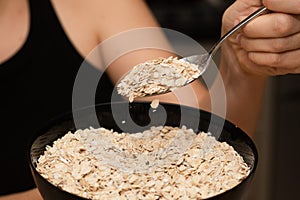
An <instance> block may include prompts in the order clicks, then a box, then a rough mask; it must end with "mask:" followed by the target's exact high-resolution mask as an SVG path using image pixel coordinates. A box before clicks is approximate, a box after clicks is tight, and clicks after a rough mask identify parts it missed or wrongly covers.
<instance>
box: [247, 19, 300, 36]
mask: <svg viewBox="0 0 300 200" xmlns="http://www.w3.org/2000/svg"><path fill="white" fill-rule="evenodd" d="M299 31H300V15H289V14H284V13H270V14H266V15H262V16H260V17H258V18H256V19H254V20H253V21H251V22H249V24H247V25H246V26H245V27H244V28H243V33H244V34H245V35H246V36H247V37H249V38H269V37H286V36H289V35H292V34H295V33H297V32H299Z"/></svg>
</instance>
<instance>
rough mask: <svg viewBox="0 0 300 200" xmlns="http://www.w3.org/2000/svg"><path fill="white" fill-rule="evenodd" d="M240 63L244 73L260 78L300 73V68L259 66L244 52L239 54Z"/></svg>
mask: <svg viewBox="0 0 300 200" xmlns="http://www.w3.org/2000/svg"><path fill="white" fill-rule="evenodd" d="M238 61H239V63H240V66H241V67H242V69H243V70H244V71H246V72H247V73H250V74H255V75H259V76H277V75H285V74H297V73H300V67H295V68H282V67H281V68H280V67H270V66H267V65H258V64H256V63H254V62H252V61H251V60H249V58H248V56H247V52H246V51H243V50H241V51H239V52H238Z"/></svg>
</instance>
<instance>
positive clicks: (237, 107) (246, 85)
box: [0, 0, 300, 200]
mask: <svg viewBox="0 0 300 200" xmlns="http://www.w3.org/2000/svg"><path fill="white" fill-rule="evenodd" d="M52 3H53V5H54V7H55V10H56V13H57V15H58V17H59V19H60V22H61V23H62V25H63V28H64V30H65V32H66V33H67V35H68V37H69V39H70V40H71V42H72V43H73V45H74V46H75V48H76V49H77V50H78V52H79V53H80V54H81V55H82V56H83V57H86V56H87V55H88V54H89V53H90V51H91V50H92V49H93V48H94V47H95V46H96V45H97V44H99V43H101V42H102V41H105V40H106V39H107V38H110V37H111V36H113V35H115V34H117V33H120V32H122V31H126V30H130V29H132V28H140V27H153V26H154V27H155V26H159V25H158V23H157V22H156V20H155V19H154V17H153V16H152V14H151V12H150V11H149V9H148V8H147V7H146V6H145V4H144V3H143V1H141V0H126V1H124V0H110V1H104V0H89V3H87V2H86V1H80V0H52ZM263 3H264V4H265V5H266V6H267V7H268V8H269V9H271V10H274V11H277V12H276V13H272V14H268V15H263V16H260V17H258V18H257V19H255V20H254V21H252V22H250V23H249V24H248V25H247V26H245V27H244V28H243V29H242V30H241V31H240V32H239V33H238V34H236V35H235V36H234V37H231V38H230V40H229V41H227V42H226V43H225V44H224V45H223V47H222V52H223V53H222V58H221V64H220V72H221V74H222V78H223V81H224V84H225V88H226V95H227V114H226V118H227V119H229V120H230V121H232V122H233V123H235V124H237V125H238V126H239V127H241V128H242V129H243V130H245V131H246V132H247V133H248V134H249V135H250V136H252V135H253V134H254V132H255V127H256V124H257V120H258V117H259V112H260V106H261V101H262V96H263V93H264V88H265V82H266V79H267V77H269V76H274V75H281V74H287V73H299V71H300V70H299V69H300V61H299V59H297V58H298V57H299V55H300V50H299V47H300V42H299V41H300V40H299V37H300V36H299V31H300V23H299V14H300V10H299V9H300V6H299V5H300V0H289V1H284V0H267V1H266V0H265V1H263ZM115 5H118V6H115ZM261 5H262V4H261V1H258V0H251V1H249V0H237V1H236V2H235V3H234V4H233V5H232V6H231V7H230V8H228V9H227V10H226V12H225V13H224V16H223V24H222V33H225V32H226V31H228V30H229V29H230V28H232V27H233V26H234V25H235V24H236V23H238V21H240V20H241V19H243V18H244V17H245V16H247V15H248V14H250V13H251V12H253V11H254V10H255V9H257V8H258V7H260V6H261ZM108 8H113V9H108ZM125 11H126V12H125ZM29 19H30V16H29V10H28V5H27V1H26V0H9V1H7V0H0V30H1V32H0V43H1V46H0V63H2V62H4V61H5V60H7V59H9V58H10V57H11V56H12V55H13V54H15V53H16V52H17V51H18V50H19V48H20V47H21V46H22V44H23V43H24V41H25V40H26V37H27V34H28V30H29ZM120 19H126V21H123V20H120ZM11 24H14V26H11ZM78 24H80V26H78ZM156 37H157V39H159V40H162V41H163V36H161V35H157V36H156ZM166 45H167V44H166ZM115 48H116V49H114V50H118V49H117V48H118V47H115ZM169 55H170V53H168V52H164V51H159V50H143V51H136V52H131V53H129V54H126V55H124V56H121V57H120V58H119V59H118V60H116V61H115V62H113V63H111V65H110V67H109V68H108V70H107V72H108V74H109V76H110V78H111V79H112V81H113V82H117V81H118V80H119V79H120V78H121V76H122V75H123V74H124V73H126V72H127V71H128V70H130V69H131V68H132V66H134V65H135V64H138V63H140V62H144V61H145V60H149V59H154V58H157V57H163V56H169ZM105 56H108V55H104V57H105ZM121 64H122V65H121ZM120 66H122V67H120ZM99 68H101V67H99ZM192 87H193V89H194V92H195V94H196V97H197V99H196V100H197V101H188V100H187V101H185V102H184V104H186V105H190V106H194V107H199V108H202V109H205V110H210V97H209V93H208V91H207V90H205V88H204V87H203V86H202V85H201V84H200V82H197V81H195V82H193V84H192ZM214 87H215V86H214V85H213V86H212V88H214ZM159 98H160V100H161V101H168V102H176V101H177V100H176V98H175V96H174V95H172V94H168V95H162V96H160V97H159ZM7 199H15V200H17V199H22V200H26V199H30V200H38V199H41V197H40V195H39V193H38V191H37V190H36V189H33V190H29V191H25V192H21V193H17V194H12V195H8V196H3V197H0V200H7Z"/></svg>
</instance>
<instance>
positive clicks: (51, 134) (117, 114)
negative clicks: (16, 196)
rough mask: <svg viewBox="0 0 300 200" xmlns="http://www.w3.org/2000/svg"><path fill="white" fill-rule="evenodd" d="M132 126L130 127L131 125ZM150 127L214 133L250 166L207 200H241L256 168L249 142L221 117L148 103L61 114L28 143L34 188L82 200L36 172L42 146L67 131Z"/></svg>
mask: <svg viewBox="0 0 300 200" xmlns="http://www.w3.org/2000/svg"><path fill="white" fill-rule="evenodd" d="M133 122H134V123H133ZM152 125H168V126H182V125H186V126H187V127H188V128H192V129H194V131H195V132H199V131H205V132H211V133H212V134H213V135H214V133H217V132H219V133H217V136H216V137H217V139H218V140H219V141H225V142H227V143H228V144H229V145H231V146H232V147H233V148H234V149H235V150H236V151H237V152H238V153H239V154H240V155H241V156H242V157H243V158H244V160H245V162H246V163H247V164H248V166H250V169H251V172H250V174H249V176H248V177H247V178H246V179H244V180H243V181H242V182H241V183H240V184H239V185H237V186H236V187H234V188H232V189H230V190H228V191H226V192H224V193H221V194H219V195H217V196H214V197H211V198H209V199H230V200H234V199H241V198H242V197H243V196H244V195H245V193H247V192H246V191H247V189H248V187H249V184H250V183H251V179H252V177H253V175H254V172H255V170H256V166H257V161H258V160H257V159H258V155H257V150H256V147H255V145H254V143H253V141H252V140H251V139H250V138H249V137H248V136H247V134H246V133H244V132H243V131H242V130H241V129H239V128H238V127H236V126H235V125H233V124H232V123H230V122H228V121H226V120H224V119H223V118H221V117H218V116H216V115H213V114H211V113H209V112H205V111H202V110H198V109H194V108H190V107H186V106H179V105H174V104H166V103H160V106H159V107H158V108H157V109H152V108H151V107H150V103H149V102H139V103H131V104H128V103H126V102H123V103H122V102H120V103H113V104H99V105H96V106H95V107H88V108H84V109H80V110H77V111H76V112H73V114H72V113H68V114H64V115H62V116H59V117H57V118H56V119H54V120H52V121H50V122H49V123H48V124H47V125H45V126H44V127H43V128H42V129H40V130H39V131H38V132H37V134H36V135H35V136H34V137H33V139H32V140H31V142H30V148H29V151H28V159H29V164H30V167H31V170H32V174H33V177H34V179H35V182H36V185H37V187H38V189H39V191H40V193H41V195H42V196H43V198H44V199H45V200H53V199H55V200H60V199H61V200H65V199H68V200H73V199H74V200H79V199H81V200H83V199H85V198H82V197H79V196H76V195H73V194H70V193H68V192H66V191H63V190H61V189H59V188H57V187H56V186H54V185H52V184H51V183H49V182H48V181H47V180H46V179H44V178H43V177H42V176H41V175H40V174H39V173H38V172H37V171H36V169H35V168H36V165H37V159H38V158H39V156H40V155H42V154H43V152H44V151H45V146H46V145H51V144H52V143H53V141H55V140H57V139H58V138H60V137H62V136H63V135H64V134H66V133H67V132H68V131H75V130H76V129H79V128H88V127H90V126H93V127H94V128H98V127H99V126H101V127H104V128H107V129H114V130H116V131H120V132H124V131H126V132H127V131H129V132H137V131H142V130H143V129H148V128H149V127H150V126H152Z"/></svg>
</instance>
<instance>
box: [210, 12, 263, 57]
mask: <svg viewBox="0 0 300 200" xmlns="http://www.w3.org/2000/svg"><path fill="white" fill-rule="evenodd" d="M268 11H269V10H268V9H267V8H266V7H265V6H263V7H261V8H259V9H258V10H256V11H255V12H253V13H252V14H251V15H249V16H248V17H246V18H245V19H244V20H242V21H241V22H240V23H238V24H237V25H236V26H234V27H233V28H232V29H231V30H230V31H228V32H227V33H226V34H225V35H224V36H223V37H221V38H220V39H219V41H218V42H217V43H216V44H215V45H214V46H213V47H212V48H211V49H210V51H209V52H208V54H209V57H210V58H211V57H213V56H214V55H215V53H216V52H217V50H218V49H219V47H220V46H221V44H222V43H223V41H224V40H226V39H227V38H228V37H229V36H230V35H232V34H233V33H234V32H236V31H237V30H239V29H240V28H241V27H243V26H244V25H246V24H247V23H248V22H250V21H251V20H252V19H254V18H255V17H258V16H259V15H261V14H265V13H267V12H268Z"/></svg>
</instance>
